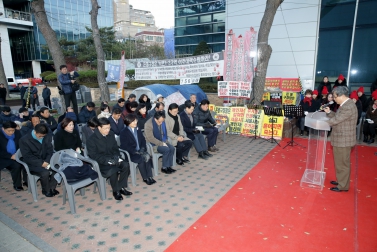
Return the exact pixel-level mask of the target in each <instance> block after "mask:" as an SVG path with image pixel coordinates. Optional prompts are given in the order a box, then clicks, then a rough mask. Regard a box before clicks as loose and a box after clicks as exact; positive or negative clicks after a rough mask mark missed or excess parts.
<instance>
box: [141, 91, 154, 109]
mask: <svg viewBox="0 0 377 252" xmlns="http://www.w3.org/2000/svg"><path fill="white" fill-rule="evenodd" d="M139 104H144V105H145V107H146V110H147V113H148V111H149V110H151V108H152V104H151V99H149V97H148V96H147V95H146V94H142V95H140V98H139Z"/></svg>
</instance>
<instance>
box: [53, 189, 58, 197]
mask: <svg viewBox="0 0 377 252" xmlns="http://www.w3.org/2000/svg"><path fill="white" fill-rule="evenodd" d="M51 193H52V194H53V195H54V196H55V195H58V194H59V191H58V190H56V189H51Z"/></svg>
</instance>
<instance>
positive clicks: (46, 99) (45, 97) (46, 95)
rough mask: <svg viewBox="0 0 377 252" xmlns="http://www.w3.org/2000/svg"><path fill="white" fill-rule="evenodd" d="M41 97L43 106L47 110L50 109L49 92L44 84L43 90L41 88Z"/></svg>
mask: <svg viewBox="0 0 377 252" xmlns="http://www.w3.org/2000/svg"><path fill="white" fill-rule="evenodd" d="M42 97H43V104H44V105H45V106H46V107H48V108H52V106H51V90H50V89H49V88H48V87H47V85H46V84H44V88H43V91H42Z"/></svg>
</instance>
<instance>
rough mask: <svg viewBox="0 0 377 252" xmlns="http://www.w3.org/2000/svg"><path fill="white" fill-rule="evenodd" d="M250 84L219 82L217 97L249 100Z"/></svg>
mask: <svg viewBox="0 0 377 252" xmlns="http://www.w3.org/2000/svg"><path fill="white" fill-rule="evenodd" d="M250 93H251V82H242V81H219V82H218V83H217V96H219V97H233V98H245V99H250Z"/></svg>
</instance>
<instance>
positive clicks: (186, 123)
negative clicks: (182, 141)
mask: <svg viewBox="0 0 377 252" xmlns="http://www.w3.org/2000/svg"><path fill="white" fill-rule="evenodd" d="M179 116H180V117H181V122H182V126H183V130H184V131H185V132H186V135H187V137H188V138H190V139H191V140H194V139H195V134H194V133H193V130H195V124H194V122H193V123H192V124H191V121H190V118H189V117H188V115H187V114H186V112H185V111H183V112H181V113H180V114H179ZM193 120H194V118H193Z"/></svg>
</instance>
